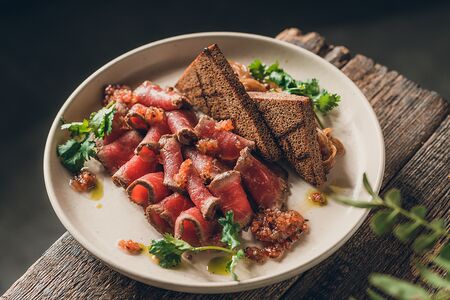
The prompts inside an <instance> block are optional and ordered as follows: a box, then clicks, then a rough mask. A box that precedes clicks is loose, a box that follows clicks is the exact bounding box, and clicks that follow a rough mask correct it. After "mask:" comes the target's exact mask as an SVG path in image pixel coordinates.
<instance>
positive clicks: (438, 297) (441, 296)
mask: <svg viewBox="0 0 450 300" xmlns="http://www.w3.org/2000/svg"><path fill="white" fill-rule="evenodd" d="M448 299H450V291H448V290H440V291H437V293H436V294H434V295H433V300H448Z"/></svg>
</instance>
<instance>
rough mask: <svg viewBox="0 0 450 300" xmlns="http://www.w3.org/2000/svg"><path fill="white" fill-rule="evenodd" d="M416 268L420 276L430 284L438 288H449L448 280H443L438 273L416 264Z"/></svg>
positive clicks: (449, 282)
mask: <svg viewBox="0 0 450 300" xmlns="http://www.w3.org/2000/svg"><path fill="white" fill-rule="evenodd" d="M416 267H417V269H418V270H419V272H420V276H421V277H422V278H423V280H425V281H426V282H427V283H429V284H430V285H432V286H434V287H436V288H439V289H441V288H442V289H448V290H450V281H447V280H445V279H444V278H442V277H441V276H439V275H438V274H436V273H435V272H433V271H430V270H428V269H427V268H425V267H424V266H422V265H417V266H416Z"/></svg>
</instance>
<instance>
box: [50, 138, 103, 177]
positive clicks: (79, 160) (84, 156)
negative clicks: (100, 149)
mask: <svg viewBox="0 0 450 300" xmlns="http://www.w3.org/2000/svg"><path fill="white" fill-rule="evenodd" d="M57 154H58V156H59V158H60V160H61V163H62V164H63V165H64V167H66V168H67V169H68V170H69V171H71V172H74V173H75V172H78V171H80V170H81V168H83V166H84V162H85V161H87V160H89V159H90V158H91V157H94V156H95V143H94V142H93V141H91V140H89V139H85V140H84V141H81V142H80V141H77V140H75V139H70V140H68V141H67V142H66V143H64V144H62V145H59V146H58V149H57Z"/></svg>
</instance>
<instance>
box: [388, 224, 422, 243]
mask: <svg viewBox="0 0 450 300" xmlns="http://www.w3.org/2000/svg"><path fill="white" fill-rule="evenodd" d="M419 226H420V224H419V223H417V222H407V223H403V224H399V225H397V227H395V229H394V235H395V236H396V237H397V238H398V239H399V240H400V241H402V242H407V241H408V240H409V239H411V238H412V237H413V236H414V233H415V232H416V230H417V228H419Z"/></svg>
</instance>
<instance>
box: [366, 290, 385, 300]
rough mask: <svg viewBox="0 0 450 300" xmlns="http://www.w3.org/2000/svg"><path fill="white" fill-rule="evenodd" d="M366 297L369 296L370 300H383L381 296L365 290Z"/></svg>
mask: <svg viewBox="0 0 450 300" xmlns="http://www.w3.org/2000/svg"><path fill="white" fill-rule="evenodd" d="M367 296H369V298H370V299H371V300H384V297H383V296H381V295H380V294H378V293H377V292H375V291H374V290H372V289H367Z"/></svg>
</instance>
